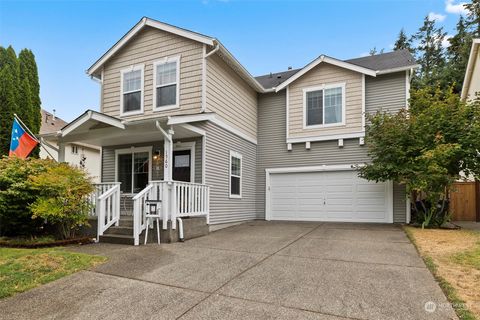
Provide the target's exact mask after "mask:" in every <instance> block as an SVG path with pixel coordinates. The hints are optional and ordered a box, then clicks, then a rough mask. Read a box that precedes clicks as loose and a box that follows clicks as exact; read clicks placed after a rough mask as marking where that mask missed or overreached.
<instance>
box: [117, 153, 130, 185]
mask: <svg viewBox="0 0 480 320" xmlns="http://www.w3.org/2000/svg"><path fill="white" fill-rule="evenodd" d="M118 181H119V182H121V184H120V190H121V191H122V192H126V193H131V192H132V154H120V155H118Z"/></svg>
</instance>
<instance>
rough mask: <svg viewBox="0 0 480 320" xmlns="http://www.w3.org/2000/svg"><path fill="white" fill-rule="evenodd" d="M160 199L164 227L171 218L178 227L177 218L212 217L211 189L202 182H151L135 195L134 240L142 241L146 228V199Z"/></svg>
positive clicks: (174, 226)
mask: <svg viewBox="0 0 480 320" xmlns="http://www.w3.org/2000/svg"><path fill="white" fill-rule="evenodd" d="M147 199H148V200H161V208H162V223H163V229H167V227H168V221H169V220H170V221H171V225H172V228H173V229H175V228H176V223H177V218H182V217H187V216H188V217H191V216H206V217H207V223H208V220H209V199H210V189H209V187H208V186H206V185H204V184H200V183H190V182H182V181H150V183H149V184H148V185H147V186H146V187H145V188H144V189H143V190H142V191H140V192H139V193H138V194H137V195H135V196H134V197H133V236H134V239H135V241H134V243H135V245H138V244H139V243H140V234H141V233H142V232H143V230H144V229H145V228H146V227H147V225H146V218H145V213H146V212H145V211H146V209H147V208H146V206H145V201H146V200H147Z"/></svg>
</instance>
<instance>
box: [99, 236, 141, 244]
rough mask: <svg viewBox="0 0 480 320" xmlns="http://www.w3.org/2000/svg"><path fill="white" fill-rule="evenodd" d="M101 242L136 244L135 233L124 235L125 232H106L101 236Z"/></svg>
mask: <svg viewBox="0 0 480 320" xmlns="http://www.w3.org/2000/svg"><path fill="white" fill-rule="evenodd" d="M99 240H100V242H104V243H115V244H129V245H134V244H135V239H134V238H133V235H124V234H104V235H103V236H100V239H99Z"/></svg>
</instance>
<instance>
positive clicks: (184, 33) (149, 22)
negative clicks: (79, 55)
mask: <svg viewBox="0 0 480 320" xmlns="http://www.w3.org/2000/svg"><path fill="white" fill-rule="evenodd" d="M145 26H149V27H152V28H156V29H159V30H163V31H166V32H170V33H173V34H176V35H179V36H181V37H184V38H187V39H191V40H194V41H198V42H201V43H204V44H206V45H210V46H213V44H214V39H213V38H210V37H207V36H204V35H201V34H199V33H196V32H192V31H189V30H186V29H182V28H178V27H175V26H172V25H169V24H166V23H163V22H160V21H157V20H153V19H150V18H147V17H143V18H142V19H141V20H140V21H139V22H137V24H136V25H135V26H133V28H132V29H130V30H129V31H128V32H127V33H126V34H125V35H124V36H123V37H122V38H121V39H120V40H119V41H118V42H117V43H115V44H114V45H113V46H112V47H111V48H110V49H108V51H107V52H105V53H104V54H103V55H102V56H101V57H100V59H98V60H97V61H96V62H95V63H94V64H93V65H92V66H91V67H90V68H88V70H87V74H88V75H90V76H93V74H94V73H96V72H97V71H98V69H99V68H100V67H101V66H103V64H104V63H105V62H106V61H107V60H108V59H110V58H111V57H112V56H113V55H114V54H115V53H116V52H118V50H120V49H121V48H122V47H123V46H124V45H125V44H126V43H127V42H128V41H129V40H130V39H131V38H133V37H134V36H135V35H136V34H137V33H138V32H140V30H142V29H143V28H144V27H145Z"/></svg>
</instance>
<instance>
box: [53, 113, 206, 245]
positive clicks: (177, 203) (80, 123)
mask: <svg viewBox="0 0 480 320" xmlns="http://www.w3.org/2000/svg"><path fill="white" fill-rule="evenodd" d="M204 136H205V133H204V132H203V130H201V129H199V128H197V127H195V126H193V125H190V124H185V123H179V124H178V123H177V124H175V125H168V119H165V118H164V119H161V118H157V119H142V120H136V121H128V122H127V121H122V120H120V119H117V118H113V117H110V116H106V115H104V114H101V113H98V112H94V111H87V112H86V113H85V114H84V115H82V116H81V117H79V118H77V119H76V120H74V121H73V122H72V123H71V124H69V125H68V126H67V127H65V128H63V129H62V131H61V132H59V134H58V136H57V138H58V145H59V161H62V160H64V156H65V144H67V143H69V142H74V141H81V142H84V143H88V144H91V145H94V146H98V147H100V148H101V150H102V157H101V158H102V160H101V164H99V165H100V166H101V170H100V171H101V181H102V183H100V184H97V185H96V190H95V192H94V193H93V194H92V195H91V197H90V201H91V204H92V210H91V216H92V217H96V218H97V239H98V240H99V241H102V242H107V241H108V242H117V243H119V242H120V243H122V242H123V243H132V244H134V245H139V244H140V241H141V240H142V241H143V239H142V237H143V235H144V233H145V230H146V228H147V227H149V226H148V225H147V224H148V223H147V218H146V213H147V211H148V210H149V207H148V205H147V204H146V201H158V202H159V208H158V210H157V211H156V212H157V213H159V214H160V215H161V220H162V229H163V233H164V235H163V239H164V240H165V241H167V242H171V241H172V240H174V239H177V238H179V239H180V240H182V239H183V238H185V234H184V226H183V223H184V221H183V219H184V218H189V221H188V222H187V224H188V225H187V228H186V229H187V230H192V221H195V222H194V223H193V225H194V226H198V225H199V224H202V222H199V221H203V225H204V228H201V227H199V228H196V227H195V228H196V231H194V232H193V233H195V234H196V233H199V232H200V231H198V230H207V231H206V232H207V233H208V226H207V224H208V220H209V187H208V186H206V185H205V184H204V181H205V176H204V173H203V172H204V162H203V157H204V151H205V150H204V149H205V147H204V145H205V138H204ZM190 218H191V219H190ZM200 218H201V219H200ZM190 220H191V221H190ZM150 227H152V225H151V223H150ZM155 227H156V226H155ZM195 228H194V229H195ZM177 230H178V231H177ZM177 232H178V236H177ZM202 232H203V231H202ZM200 233H201V232H200ZM150 234H152V235H155V241H156V230H151V232H150ZM168 234H169V235H170V236H167V237H166V235H168ZM187 237H191V234H188V235H187ZM149 239H151V237H149Z"/></svg>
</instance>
